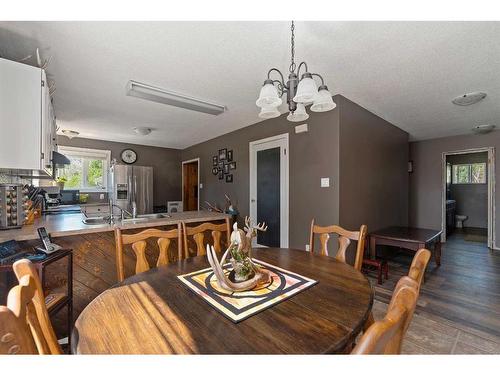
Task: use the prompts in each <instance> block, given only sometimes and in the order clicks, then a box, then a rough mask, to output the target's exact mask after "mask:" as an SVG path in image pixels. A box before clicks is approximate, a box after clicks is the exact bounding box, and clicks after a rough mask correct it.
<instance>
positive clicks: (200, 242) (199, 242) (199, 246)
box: [182, 218, 231, 257]
mask: <svg viewBox="0 0 500 375" xmlns="http://www.w3.org/2000/svg"><path fill="white" fill-rule="evenodd" d="M206 231H211V235H212V240H213V246H214V249H215V251H217V252H221V251H222V244H221V236H222V233H223V232H226V241H227V243H226V246H229V238H230V236H231V224H230V222H229V218H226V219H225V221H224V223H220V224H215V223H210V222H207V223H203V224H200V225H197V226H195V227H188V226H187V225H186V223H185V222H182V233H183V235H184V253H185V254H184V255H185V256H186V257H188V256H189V250H190V249H189V242H188V237H190V236H191V237H193V240H194V242H195V244H196V255H197V256H200V255H205V254H206V253H207V250H206V247H205V246H206V243H205V232H206Z"/></svg>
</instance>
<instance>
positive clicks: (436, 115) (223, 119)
mask: <svg viewBox="0 0 500 375" xmlns="http://www.w3.org/2000/svg"><path fill="white" fill-rule="evenodd" d="M499 36H500V23H499V22H298V23H297V24H296V57H297V60H302V59H305V60H306V61H307V63H308V65H309V69H310V70H311V71H315V72H318V73H320V74H322V75H323V76H324V77H325V79H326V81H327V84H328V86H329V88H330V91H331V92H332V93H333V94H342V95H344V96H346V97H347V98H349V99H351V100H353V101H354V102H356V103H358V104H360V105H362V106H363V107H365V108H367V109H368V110H370V111H372V112H374V113H376V114H378V115H379V116H381V117H383V118H385V119H386V120H388V121H390V122H392V123H393V124H394V125H396V126H398V127H400V128H401V129H404V130H406V131H407V132H409V133H410V136H411V139H413V140H420V139H428V138H437V137H443V136H449V135H457V134H465V133H470V129H471V128H472V127H473V126H475V125H479V124H485V123H491V124H495V125H497V127H500V105H499V104H500V101H499V99H500V43H499V39H498V38H499ZM36 47H40V48H41V52H42V56H45V57H48V56H49V55H52V56H53V60H52V62H51V64H50V66H49V67H48V73H49V74H50V76H51V77H53V78H54V80H55V81H56V87H57V91H56V93H55V107H56V115H57V118H58V124H59V125H60V127H61V128H64V129H72V130H77V131H79V132H80V134H81V136H82V137H86V138H96V139H105V140H113V141H122V142H131V143H139V144H147V145H155V146H165V147H173V148H185V147H187V146H190V145H193V144H196V143H199V142H202V141H205V140H208V139H211V138H214V137H216V136H218V135H221V134H224V133H227V132H230V131H232V130H236V129H238V128H242V127H244V126H247V125H250V124H253V123H256V122H258V121H259V118H258V117H257V113H258V108H257V107H256V106H255V100H256V98H257V96H258V92H259V89H260V85H261V84H262V82H263V80H264V79H265V76H266V73H267V70H268V69H269V68H270V67H273V66H276V67H278V68H280V69H281V70H282V71H283V72H287V70H288V65H289V60H290V51H289V49H290V35H289V24H288V23H287V22H1V23H0V55H3V56H5V57H7V58H10V59H16V60H19V59H21V58H23V57H25V56H26V55H29V54H31V53H33V52H34V49H35V48H36ZM31 61H33V60H31ZM130 79H133V80H137V81H140V82H144V83H149V84H152V85H154V86H159V87H164V88H166V89H169V90H173V91H177V92H181V93H186V94H189V95H192V96H196V97H199V98H203V99H207V100H209V101H212V102H216V103H220V104H224V105H226V106H227V108H228V111H227V112H226V113H224V114H222V115H219V116H211V115H207V114H203V113H198V112H193V111H188V110H184V109H180V108H174V107H170V106H166V105H163V104H158V103H153V102H147V101H144V100H141V99H137V98H133V97H128V96H125V85H126V83H127V81H128V80H130ZM470 91H485V92H486V93H487V94H488V97H487V98H486V99H485V100H483V101H482V102H480V103H478V104H475V105H473V106H470V107H458V106H455V105H453V104H452V103H451V99H452V98H453V97H455V96H457V95H460V94H463V93H466V92H470ZM285 111H286V108H285V107H284V106H283V108H282V112H283V113H284V112H285ZM136 126H147V127H151V128H153V129H155V130H154V131H153V132H152V133H151V134H150V135H148V136H139V135H136V134H134V133H133V131H132V128H133V127H136ZM290 126H292V124H290Z"/></svg>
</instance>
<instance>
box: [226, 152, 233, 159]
mask: <svg viewBox="0 0 500 375" xmlns="http://www.w3.org/2000/svg"><path fill="white" fill-rule="evenodd" d="M227 161H233V150H229V151H228V152H227Z"/></svg>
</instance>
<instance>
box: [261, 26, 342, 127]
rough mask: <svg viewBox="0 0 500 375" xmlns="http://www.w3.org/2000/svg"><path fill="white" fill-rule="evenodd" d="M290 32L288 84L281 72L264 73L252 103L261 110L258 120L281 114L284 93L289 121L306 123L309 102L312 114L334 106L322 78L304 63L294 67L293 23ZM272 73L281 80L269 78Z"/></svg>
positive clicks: (328, 109)
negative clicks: (311, 71) (317, 82)
mask: <svg viewBox="0 0 500 375" xmlns="http://www.w3.org/2000/svg"><path fill="white" fill-rule="evenodd" d="M291 31H292V40H291V47H292V48H291V51H292V60H291V63H290V67H289V74H288V81H287V83H286V84H285V79H284V77H283V73H281V71H280V70H279V69H277V68H272V69H270V70H269V71H268V72H267V79H266V80H265V81H264V84H263V85H262V88H261V90H260V95H259V98H258V99H257V101H256V102H255V104H257V106H258V107H261V108H262V110H261V111H260V113H259V117H260V118H265V119H268V118H273V117H278V116H279V115H280V112H279V111H278V106H280V105H281V104H282V102H283V101H282V100H281V97H282V96H283V95H284V94H285V93H286V102H287V103H288V110H289V112H290V113H289V115H288V116H287V120H288V121H293V122H298V121H304V120H307V119H308V118H309V115H308V114H307V112H306V109H305V105H306V104H308V103H311V102H312V103H313V104H312V106H311V111H313V112H326V111H331V110H332V109H334V108H335V107H336V106H337V105H336V104H335V102H334V101H333V99H332V94H331V93H330V91H328V87H327V86H326V85H325V81H324V80H323V77H322V76H320V75H319V74H317V73H310V72H309V70H308V68H307V64H306V63H305V62H304V61H303V62H301V63H300V64H299V66H298V67H297V66H296V65H295V32H294V31H295V25H294V23H293V21H292V26H291ZM302 66H304V68H305V72H304V73H303V74H302V77H301V78H300V80H299V76H300V69H301V68H302ZM296 68H297V72H296ZM272 72H276V73H278V74H279V76H280V79H271V73H272ZM313 77H318V78H319V79H320V80H321V85H320V86H319V87H317V85H316V81H314V78H313Z"/></svg>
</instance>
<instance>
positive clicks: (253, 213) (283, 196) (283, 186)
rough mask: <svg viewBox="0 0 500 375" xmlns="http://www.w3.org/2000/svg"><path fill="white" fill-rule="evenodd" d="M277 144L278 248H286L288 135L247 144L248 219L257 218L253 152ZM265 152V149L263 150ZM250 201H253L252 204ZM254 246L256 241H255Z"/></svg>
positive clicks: (287, 228) (287, 239)
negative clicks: (278, 192) (248, 175)
mask: <svg viewBox="0 0 500 375" xmlns="http://www.w3.org/2000/svg"><path fill="white" fill-rule="evenodd" d="M277 141H278V142H279V143H280V145H279V147H280V148H281V151H282V152H281V153H280V169H281V172H282V173H281V174H280V175H281V181H280V247H283V248H287V247H288V242H289V225H290V223H289V222H290V220H289V212H290V211H289V181H290V180H289V172H290V163H289V160H290V158H289V153H290V152H289V136H288V133H284V134H280V135H276V136H273V137H268V138H264V139H259V140H257V141H252V142H249V147H248V149H249V161H250V168H249V169H250V195H249V202H248V204H249V208H250V217H251V218H252V219H256V217H257V203H256V201H255V198H252V197H255V196H256V194H257V168H256V166H257V152H254V151H255V149H256V147H257V146H261V145H264V144H266V143H272V142H274V143H275V144H274V145H273V146H271V145H270V147H268V148H275V147H277V146H276V142H277ZM263 149H264V150H266V149H267V148H263ZM252 200H254V201H253V202H252ZM255 245H257V243H256V239H255Z"/></svg>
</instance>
